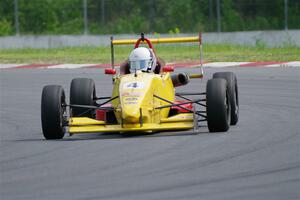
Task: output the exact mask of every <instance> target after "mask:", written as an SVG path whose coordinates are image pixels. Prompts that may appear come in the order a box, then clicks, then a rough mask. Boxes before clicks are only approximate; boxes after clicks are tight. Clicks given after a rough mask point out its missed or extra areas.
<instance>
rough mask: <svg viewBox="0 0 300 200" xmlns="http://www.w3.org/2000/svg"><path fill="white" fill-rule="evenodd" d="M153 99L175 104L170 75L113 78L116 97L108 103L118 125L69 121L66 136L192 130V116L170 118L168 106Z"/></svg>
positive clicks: (183, 114) (77, 120)
mask: <svg viewBox="0 0 300 200" xmlns="http://www.w3.org/2000/svg"><path fill="white" fill-rule="evenodd" d="M155 96H158V97H160V98H163V99H165V100H167V101H169V102H174V100H175V89H174V86H173V83H172V80H171V78H170V74H169V73H162V74H154V73H146V72H137V73H136V74H126V75H118V76H116V77H114V87H113V92H112V97H118V98H116V99H114V100H113V101H112V102H111V103H112V106H113V108H114V110H115V111H114V113H115V116H116V118H117V121H118V124H106V123H105V121H99V120H95V119H91V118H87V117H73V118H70V120H69V132H70V134H75V133H90V132H149V131H162V130H184V129H191V128H193V127H194V119H193V113H181V114H177V115H174V116H172V117H168V116H169V111H170V107H166V108H163V109H156V108H157V107H160V106H165V105H170V103H168V102H166V101H163V100H161V99H159V98H157V97H155Z"/></svg>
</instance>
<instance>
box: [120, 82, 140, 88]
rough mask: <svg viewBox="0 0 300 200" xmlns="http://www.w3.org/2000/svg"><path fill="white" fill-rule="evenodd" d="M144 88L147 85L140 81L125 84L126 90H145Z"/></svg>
mask: <svg viewBox="0 0 300 200" xmlns="http://www.w3.org/2000/svg"><path fill="white" fill-rule="evenodd" d="M144 87H145V83H143V82H138V81H135V82H129V83H125V84H124V86H123V88H124V89H143V88H144Z"/></svg>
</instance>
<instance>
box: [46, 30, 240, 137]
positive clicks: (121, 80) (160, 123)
mask: <svg viewBox="0 0 300 200" xmlns="http://www.w3.org/2000/svg"><path fill="white" fill-rule="evenodd" d="M166 42H199V45H200V50H201V48H202V42H201V35H199V37H185V38H164V39H148V38H146V37H144V35H143V34H142V35H141V37H140V38H139V39H138V40H137V41H135V40H113V38H112V40H111V48H112V68H110V69H105V73H106V74H111V75H112V76H113V90H112V95H111V96H109V97H97V96H96V90H95V83H94V81H93V80H92V79H88V78H76V79H73V80H72V82H71V88H70V103H69V104H67V103H66V97H65V92H64V89H63V88H62V86H59V85H47V86H45V87H44V88H43V92H42V99H41V120H42V130H43V135H44V137H45V138H46V139H61V138H63V137H64V135H65V133H66V132H68V133H69V134H70V135H73V134H82V133H95V132H101V133H104V132H119V133H127V134H131V133H132V134H139V133H145V132H147V133H151V132H158V131H165V130H174V131H178V130H189V129H192V130H197V129H198V127H199V125H201V122H203V121H207V126H208V129H209V131H210V132H222V131H227V130H228V129H229V127H230V125H235V124H236V123H237V122H238V116H239V102H238V87H237V79H236V76H235V75H234V74H233V73H232V72H218V73H215V74H214V75H213V78H212V79H210V80H208V82H207V85H206V91H205V92H202V93H176V91H175V87H179V86H182V85H186V84H188V83H189V81H190V79H191V78H202V77H203V71H202V64H201V65H200V66H199V67H200V70H199V73H198V74H187V73H174V72H173V68H171V67H169V66H165V65H164V63H163V61H162V60H161V59H160V58H159V57H157V56H156V53H155V50H154V48H153V45H152V44H153V43H166ZM132 43H135V48H134V51H132V54H131V55H130V57H129V60H128V61H126V62H124V63H123V64H121V66H120V71H119V73H118V74H117V72H116V70H115V68H114V50H113V46H114V45H121V44H132ZM141 43H145V44H148V48H145V47H140V44H141ZM200 52H201V51H200ZM200 54H201V53H200ZM143 56H144V58H143V59H141V57H143ZM200 57H202V56H200ZM201 60H202V58H201ZM201 63H202V62H201ZM191 97H193V98H191Z"/></svg>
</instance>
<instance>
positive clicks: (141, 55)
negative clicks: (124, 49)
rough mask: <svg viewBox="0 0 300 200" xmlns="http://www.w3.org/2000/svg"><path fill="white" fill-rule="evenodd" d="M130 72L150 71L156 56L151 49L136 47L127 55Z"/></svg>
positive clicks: (154, 63)
mask: <svg viewBox="0 0 300 200" xmlns="http://www.w3.org/2000/svg"><path fill="white" fill-rule="evenodd" d="M129 64H130V72H135V71H138V70H141V71H146V72H148V71H151V70H152V69H153V68H154V66H155V65H156V58H155V55H154V53H153V51H152V49H147V48H145V47H138V48H136V49H134V50H133V51H132V52H131V53H130V55H129Z"/></svg>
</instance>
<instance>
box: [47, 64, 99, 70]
mask: <svg viewBox="0 0 300 200" xmlns="http://www.w3.org/2000/svg"><path fill="white" fill-rule="evenodd" d="M91 66H95V64H60V65H53V66H49V67H46V68H48V69H78V68H85V67H91Z"/></svg>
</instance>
